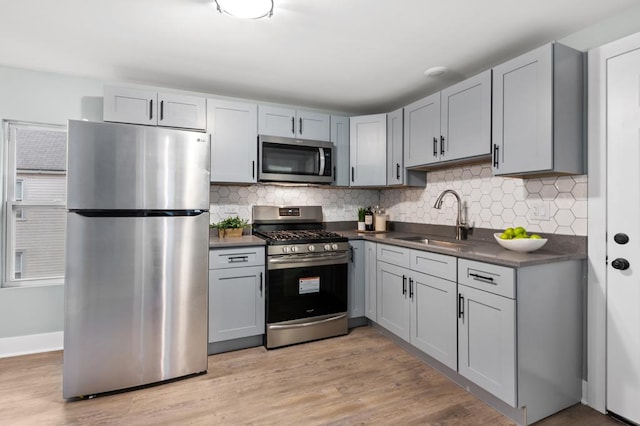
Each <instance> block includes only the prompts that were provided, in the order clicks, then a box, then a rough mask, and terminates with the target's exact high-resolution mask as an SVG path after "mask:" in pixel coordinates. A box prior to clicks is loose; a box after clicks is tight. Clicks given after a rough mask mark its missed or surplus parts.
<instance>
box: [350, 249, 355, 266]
mask: <svg viewBox="0 0 640 426" xmlns="http://www.w3.org/2000/svg"><path fill="white" fill-rule="evenodd" d="M349 261H351V263H355V262H354V261H353V247H349Z"/></svg>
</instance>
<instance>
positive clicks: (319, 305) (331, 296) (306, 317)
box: [252, 206, 349, 348]
mask: <svg viewBox="0 0 640 426" xmlns="http://www.w3.org/2000/svg"><path fill="white" fill-rule="evenodd" d="M252 217H253V234H254V235H256V236H258V237H261V238H263V239H265V240H266V242H267V280H266V289H267V292H266V294H267V337H266V347H267V348H276V347H279V346H285V345H291V344H294V343H300V342H306V341H309V340H316V339H322V338H325V337H333V336H339V335H342V334H346V333H347V330H348V318H347V291H348V290H347V263H348V261H349V254H348V253H349V242H348V240H347V238H345V237H342V236H340V235H338V234H336V233H334V232H328V231H325V230H323V229H322V207H321V206H292V207H277V206H254V207H253V212H252Z"/></svg>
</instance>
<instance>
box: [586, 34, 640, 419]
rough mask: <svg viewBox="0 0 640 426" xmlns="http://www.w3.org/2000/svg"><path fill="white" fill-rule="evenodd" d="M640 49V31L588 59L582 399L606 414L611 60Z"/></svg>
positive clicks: (592, 54) (612, 43)
mask: <svg viewBox="0 0 640 426" xmlns="http://www.w3.org/2000/svg"><path fill="white" fill-rule="evenodd" d="M639 48H640V33H637V34H633V35H630V36H627V37H624V38H622V39H620V40H616V41H614V42H611V43H609V44H606V45H604V46H601V47H599V48H596V49H593V50H591V51H589V55H588V61H589V63H588V72H589V78H588V93H589V103H588V176H589V178H588V198H587V200H588V201H587V206H588V212H589V215H588V218H587V235H588V278H587V280H588V289H587V374H588V376H587V386H586V392H585V393H584V395H583V399H585V400H586V403H587V404H588V405H589V406H590V407H592V408H594V409H595V410H598V411H600V412H602V413H605V412H606V409H607V405H606V390H607V388H606V378H607V376H606V374H607V372H606V352H607V334H606V316H607V297H606V295H607V265H606V257H607V239H606V233H607V230H606V226H602V224H606V221H607V121H606V117H607V110H606V101H607V84H606V83H607V74H606V65H607V60H608V59H609V58H611V57H614V56H618V55H620V54H622V53H625V52H627V51H630V50H634V49H639Z"/></svg>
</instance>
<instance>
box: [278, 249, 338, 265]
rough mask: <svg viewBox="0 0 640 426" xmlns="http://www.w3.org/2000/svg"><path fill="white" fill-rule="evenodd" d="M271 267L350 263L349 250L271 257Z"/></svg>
mask: <svg viewBox="0 0 640 426" xmlns="http://www.w3.org/2000/svg"><path fill="white" fill-rule="evenodd" d="M267 263H268V264H269V269H276V268H278V269H282V268H295V267H296V266H301V265H305V266H309V265H317V266H323V265H337V264H341V263H349V256H348V255H347V252H346V251H345V252H340V253H325V254H322V255H313V256H309V257H289V256H286V255H285V256H281V257H270V258H268V262H267Z"/></svg>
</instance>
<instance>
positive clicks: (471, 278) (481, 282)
mask: <svg viewBox="0 0 640 426" xmlns="http://www.w3.org/2000/svg"><path fill="white" fill-rule="evenodd" d="M458 283H460V284H464V285H467V286H469V287H474V288H477V289H479V290H484V291H488V292H490V293H494V294H498V295H500V296H504V297H509V298H511V299H515V298H516V270H515V269H513V268H507V267H504V266H497V265H491V264H488V263H482V262H475V261H473V260H467V259H458Z"/></svg>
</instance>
